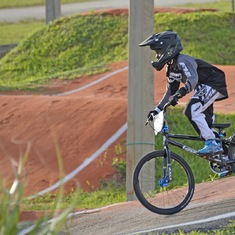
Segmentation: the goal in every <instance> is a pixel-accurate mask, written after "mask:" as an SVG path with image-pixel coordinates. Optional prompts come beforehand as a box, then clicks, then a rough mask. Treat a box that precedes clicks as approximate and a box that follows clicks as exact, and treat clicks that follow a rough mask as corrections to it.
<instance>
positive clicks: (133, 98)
mask: <svg viewBox="0 0 235 235" xmlns="http://www.w3.org/2000/svg"><path fill="white" fill-rule="evenodd" d="M129 4H130V5H129V74H128V130H127V179H126V191H127V199H128V200H134V199H136V196H135V194H134V191H133V172H134V168H135V166H136V164H137V162H138V161H139V160H140V159H141V157H143V156H144V155H145V154H146V153H148V152H151V151H153V150H154V133H153V130H152V129H151V128H150V127H146V126H145V125H144V124H145V122H146V118H147V113H148V111H149V110H151V109H152V108H153V107H154V74H153V68H152V65H151V60H153V56H154V55H153V53H151V51H150V49H149V48H148V47H146V48H141V47H139V46H138V44H139V43H141V42H142V41H143V40H144V39H146V38H147V37H148V36H150V35H152V34H153V33H154V1H153V0H147V1H146V0H145V1H143V0H129ZM149 167H150V168H151V167H153V166H149ZM147 171H149V172H150V169H147ZM152 177H154V176H152ZM153 184H154V179H153ZM150 187H153V185H152V186H150ZM146 190H148V189H146Z"/></svg>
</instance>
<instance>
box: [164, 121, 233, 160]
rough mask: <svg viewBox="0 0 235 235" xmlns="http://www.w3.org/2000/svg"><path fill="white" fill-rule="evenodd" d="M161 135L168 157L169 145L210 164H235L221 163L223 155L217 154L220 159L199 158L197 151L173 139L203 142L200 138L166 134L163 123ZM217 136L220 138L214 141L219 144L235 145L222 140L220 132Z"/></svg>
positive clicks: (222, 136)
mask: <svg viewBox="0 0 235 235" xmlns="http://www.w3.org/2000/svg"><path fill="white" fill-rule="evenodd" d="M162 134H163V145H164V149H165V151H166V155H167V156H169V155H170V148H169V144H171V145H173V146H176V147H178V148H180V149H182V150H184V151H186V152H189V153H192V154H194V155H196V156H198V157H200V158H203V159H206V160H208V161H210V162H216V163H224V164H233V163H235V159H234V160H227V161H226V162H223V161H222V155H223V154H219V155H220V158H211V157H210V156H209V157H208V156H201V155H199V154H198V153H197V150H195V149H193V148H191V147H189V146H187V145H185V144H182V143H180V142H178V141H175V140H173V139H182V140H192V141H204V140H203V139H202V138H200V137H199V136H193V135H184V134H171V133H169V132H168V125H167V124H166V122H164V127H163V129H162ZM219 136H220V138H217V139H216V140H218V141H220V142H221V144H227V145H229V144H233V145H235V142H234V141H231V140H229V139H227V138H224V135H223V134H222V132H221V131H220V132H219ZM168 162H170V159H168Z"/></svg>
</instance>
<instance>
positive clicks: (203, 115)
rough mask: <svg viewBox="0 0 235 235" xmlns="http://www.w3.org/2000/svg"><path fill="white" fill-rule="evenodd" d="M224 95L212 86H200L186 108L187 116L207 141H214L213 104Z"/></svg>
mask: <svg viewBox="0 0 235 235" xmlns="http://www.w3.org/2000/svg"><path fill="white" fill-rule="evenodd" d="M222 97H223V95H222V94H220V93H219V92H217V91H216V90H215V89H213V88H212V87H210V86H207V85H205V84H202V85H199V86H198V87H197V89H195V90H194V94H193V96H192V98H191V99H190V101H189V102H188V104H187V106H186V108H185V115H186V116H187V117H188V119H189V121H190V122H191V123H192V125H193V127H194V128H195V130H196V131H197V133H198V134H199V135H200V136H201V137H202V138H203V139H205V140H208V139H214V138H215V135H214V133H213V131H212V130H211V125H212V123H213V122H214V119H215V117H214V112H213V104H214V102H215V100H217V99H219V98H222Z"/></svg>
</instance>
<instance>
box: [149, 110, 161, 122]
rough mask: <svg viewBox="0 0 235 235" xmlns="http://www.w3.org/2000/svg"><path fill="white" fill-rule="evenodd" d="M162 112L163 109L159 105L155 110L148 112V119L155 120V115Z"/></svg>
mask: <svg viewBox="0 0 235 235" xmlns="http://www.w3.org/2000/svg"><path fill="white" fill-rule="evenodd" d="M160 112H161V109H159V108H158V107H157V108H156V109H154V110H150V111H149V113H148V116H147V119H148V120H149V121H153V119H154V117H155V116H156V115H158V114H159V113H160Z"/></svg>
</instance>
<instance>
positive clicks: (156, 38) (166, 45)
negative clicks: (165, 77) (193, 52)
mask: <svg viewBox="0 0 235 235" xmlns="http://www.w3.org/2000/svg"><path fill="white" fill-rule="evenodd" d="M139 46H141V47H143V46H150V49H151V50H154V51H155V52H156V59H157V60H156V61H152V65H153V67H154V68H156V69H157V70H158V71H160V70H161V69H162V68H163V67H164V65H165V64H166V63H168V62H170V61H171V60H172V59H173V58H174V57H175V56H176V55H177V54H179V52H180V51H182V50H183V46H182V44H181V39H180V37H179V36H178V34H177V33H176V32H173V31H170V30H169V31H164V32H161V33H157V34H153V35H152V36H150V37H148V38H147V39H146V40H144V41H143V42H141V43H140V44H139Z"/></svg>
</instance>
